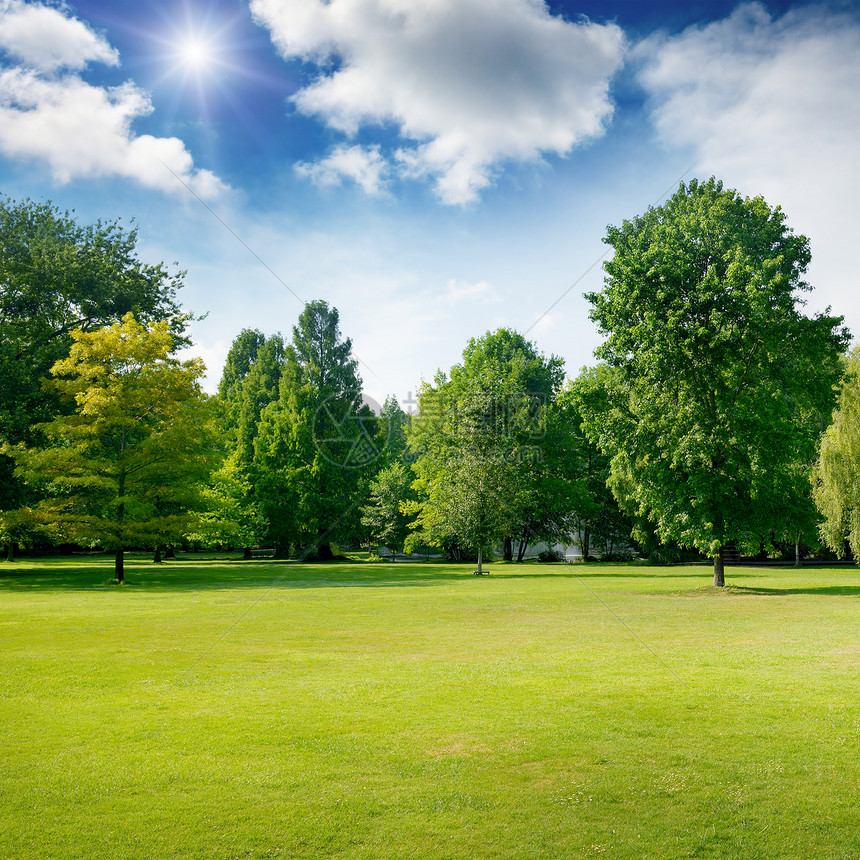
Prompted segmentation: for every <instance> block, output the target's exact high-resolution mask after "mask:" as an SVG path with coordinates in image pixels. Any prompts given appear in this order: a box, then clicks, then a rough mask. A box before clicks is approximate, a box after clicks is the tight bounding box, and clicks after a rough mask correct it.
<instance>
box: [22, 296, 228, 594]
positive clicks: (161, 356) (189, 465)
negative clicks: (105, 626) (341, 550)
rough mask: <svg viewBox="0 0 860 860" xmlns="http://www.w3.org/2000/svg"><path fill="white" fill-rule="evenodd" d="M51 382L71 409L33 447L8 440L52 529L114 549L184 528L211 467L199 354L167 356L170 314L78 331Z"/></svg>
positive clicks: (118, 552) (119, 567) (119, 551)
mask: <svg viewBox="0 0 860 860" xmlns="http://www.w3.org/2000/svg"><path fill="white" fill-rule="evenodd" d="M72 337H73V341H74V342H73V344H72V347H71V351H70V353H69V356H68V357H67V358H65V359H62V360H60V361H58V362H56V364H54V366H53V367H52V368H51V373H52V375H53V377H54V379H53V380H51V382H50V383H49V384H50V386H51V387H52V388H53V389H54V390H56V391H57V392H58V393H59V395H60V396H61V397H62V398H65V399H68V400H70V401H73V402H74V412H73V413H72V414H70V415H64V416H60V417H58V418H56V419H54V420H53V421H50V422H47V423H44V424H42V425H40V426H39V430H40V431H41V433H42V434H43V435H44V438H45V439H46V440H47V444H46V445H45V446H44V447H40V448H27V447H25V446H23V445H18V446H16V447H11V446H7V447H6V452H7V453H9V454H10V455H11V456H12V457H13V458H14V459H15V461H16V473H17V474H18V475H19V476H21V477H23V478H24V479H25V480H27V481H28V482H31V483H35V484H39V485H41V486H42V487H43V488H44V489H45V490H46V491H47V494H48V498H47V499H46V500H45V501H43V502H42V503H40V505H39V506H38V509H39V512H40V514H41V515H42V516H43V517H44V518H45V520H46V521H47V522H48V523H50V525H51V529H52V531H53V532H54V533H55V534H58V535H61V536H62V537H63V538H64V539H66V540H69V541H73V542H75V543H79V544H83V545H92V546H102V547H104V548H105V549H108V550H112V551H114V553H115V558H116V562H115V576H116V579H117V580H120V581H122V579H123V578H124V571H123V557H124V550H125V549H126V548H127V547H130V546H150V547H152V546H157V545H158V544H160V543H163V542H165V541H167V540H171V539H175V538H177V537H178V536H180V535H181V534H184V533H185V532H186V531H188V530H189V528H190V526H191V523H192V521H193V511H194V509H195V508H196V507H198V505H200V504H201V485H202V481H203V480H204V479H205V477H206V473H207V471H208V469H209V467H210V465H211V462H212V456H213V451H214V447H213V444H212V440H213V433H212V429H211V428H212V421H211V414H210V410H209V407H208V403H207V398H206V396H205V395H204V394H203V393H202V392H201V389H200V383H199V379H200V377H201V375H202V374H203V372H204V366H203V363H202V362H201V361H200V360H199V359H192V360H190V361H184V362H180V361H179V360H178V359H176V358H174V357H172V355H171V353H172V352H173V349H174V343H175V339H174V336H173V334H171V331H170V325H169V323H168V322H166V321H163V322H155V323H152V324H150V325H148V326H145V325H141V324H140V323H138V322H137V321H136V320H135V318H134V316H133V315H132V314H131V313H128V314H126V315H125V316H124V317H123V318H122V322H121V323H116V324H114V325H111V326H107V327H105V328H101V329H98V330H96V331H92V332H85V331H81V330H76V331H74V332H73V333H72Z"/></svg>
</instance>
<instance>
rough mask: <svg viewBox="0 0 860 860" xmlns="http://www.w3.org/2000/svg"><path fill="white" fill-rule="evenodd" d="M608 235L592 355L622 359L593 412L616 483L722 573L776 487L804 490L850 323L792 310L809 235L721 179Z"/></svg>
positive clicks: (773, 510) (663, 530) (754, 534)
mask: <svg viewBox="0 0 860 860" xmlns="http://www.w3.org/2000/svg"><path fill="white" fill-rule="evenodd" d="M605 241H606V242H607V243H608V244H609V245H611V246H612V248H613V250H614V252H615V253H614V256H613V258H612V259H611V260H610V261H608V262H607V263H606V264H605V270H606V279H605V285H604V288H603V290H602V291H600V292H595V293H590V294H588V295H587V298H588V299H589V301H590V302H591V304H592V310H591V318H592V319H593V320H594V321H595V322H596V323H597V325H598V327H599V329H600V331H601V333H602V334H604V335H605V336H606V340H605V342H604V344H603V345H602V346H601V347H600V348H599V349H598V350H597V355H598V357H600V358H603V359H604V360H605V361H606V362H607V363H608V364H609V365H610V366H612V367H614V368H617V369H618V373H616V374H614V375H613V385H612V387H611V390H610V397H609V403H608V406H607V408H606V409H605V410H603V411H601V412H599V413H592V414H590V415H587V416H585V418H586V428H587V430H588V432H589V435H590V436H591V438H592V439H593V440H594V441H595V442H597V444H599V446H600V447H601V448H602V450H603V451H604V452H605V453H606V454H607V455H608V456H609V457H610V459H611V472H612V477H611V481H612V485H613V489H614V491H615V492H616V495H618V496H619V498H627V499H630V500H633V501H634V502H635V504H636V506H637V508H638V511H639V512H640V513H642V514H645V515H647V516H648V517H649V518H650V519H652V520H653V521H654V522H655V523H656V526H657V530H658V533H659V535H660V537H661V538H662V539H664V540H676V541H677V542H678V543H679V544H681V545H682V546H693V547H696V548H698V549H700V550H702V551H703V552H706V553H708V554H709V555H711V556H713V559H714V584H715V585H722V584H723V583H724V573H723V563H722V553H721V550H722V547H723V546H724V545H725V544H726V543H727V542H729V541H738V542H741V543H747V544H753V545H755V546H758V543H759V540H760V536H761V535H767V534H770V533H771V532H772V531H774V530H779V531H781V530H783V529H784V528H785V526H786V525H787V524H786V523H785V521H784V518H785V516H786V508H785V507H784V506H783V505H781V504H780V503H779V502H780V499H779V497H780V495H785V494H792V495H794V494H802V493H805V491H806V489H805V487H804V486H803V485H804V483H805V482H804V481H803V480H802V478H801V474H800V473H799V472H798V470H797V468H796V464H798V463H804V462H809V461H810V460H811V457H812V456H813V452H814V447H815V444H816V439H817V432H816V431H817V428H818V427H820V422H818V421H816V420H814V417H815V416H822V415H829V413H830V411H831V409H832V407H833V403H834V397H835V395H834V386H835V384H836V382H837V381H838V379H839V374H840V367H839V354H840V353H841V351H842V350H843V349H844V347H845V344H846V343H847V340H848V334H847V331H846V330H845V329H844V328H842V327H841V325H840V324H841V318H838V317H833V316H829V315H828V314H818V315H815V316H814V317H807V316H805V315H804V314H803V313H802V312H801V308H800V306H801V304H802V303H801V302H800V300H799V298H798V293H799V292H802V291H807V290H809V289H810V287H809V285H808V284H806V283H805V282H804V280H803V274H804V272H805V270H806V268H807V265H808V263H809V260H810V252H809V242H808V240H807V239H806V238H805V237H804V236H801V235H797V234H795V233H793V232H792V230H791V229H789V228H788V227H787V226H786V224H785V216H784V214H783V213H782V211H781V210H780V209H779V208H776V209H772V208H771V207H770V206H768V205H767V203H765V201H764V200H763V199H761V198H760V197H756V198H754V199H750V198H742V197H741V196H740V195H739V194H737V192H735V191H730V190H727V189H724V188H723V186H722V183H720V182H718V181H716V180H714V179H711V180H710V181H708V182H704V183H699V182H696V181H693V182H691V183H690V184H689V185H687V186H684V185H682V186H681V187H680V189H679V190H678V192H677V193H676V194H675V195H673V196H672V197H671V198H670V199H669V200H668V201H667V202H666V203H665V204H663V205H662V206H660V207H658V208H651V209H649V210H648V212H646V213H645V214H644V215H642V216H640V217H637V218H634V219H633V220H632V221H625V222H624V223H623V224H622V225H621V226H620V227H610V228H609V231H608V234H607V237H606V240H605ZM795 508H796V506H794V505H790V506H789V507H788V510H789V511H790V510H792V509H795Z"/></svg>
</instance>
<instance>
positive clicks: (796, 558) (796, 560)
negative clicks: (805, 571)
mask: <svg viewBox="0 0 860 860" xmlns="http://www.w3.org/2000/svg"><path fill="white" fill-rule="evenodd" d="M794 566H795V567H800V533H799V532H798V535H797V540H796V541H795V542H794Z"/></svg>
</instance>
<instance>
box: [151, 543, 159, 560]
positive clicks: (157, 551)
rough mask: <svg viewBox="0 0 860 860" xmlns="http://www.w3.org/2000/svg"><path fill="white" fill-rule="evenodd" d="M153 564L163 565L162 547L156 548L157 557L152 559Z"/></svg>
mask: <svg viewBox="0 0 860 860" xmlns="http://www.w3.org/2000/svg"><path fill="white" fill-rule="evenodd" d="M152 563H153V564H161V545H160V544H159V545H158V546H157V547H156V548H155V555H154V556H153V557H152Z"/></svg>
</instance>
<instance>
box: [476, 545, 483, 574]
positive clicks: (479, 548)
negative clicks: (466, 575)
mask: <svg viewBox="0 0 860 860" xmlns="http://www.w3.org/2000/svg"><path fill="white" fill-rule="evenodd" d="M483 560H484V550H483V549H482V548H481V545H480V544H478V569H477V571H476V573H477V574H478V576H483V575H484V568H483V567H482V562H483Z"/></svg>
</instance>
